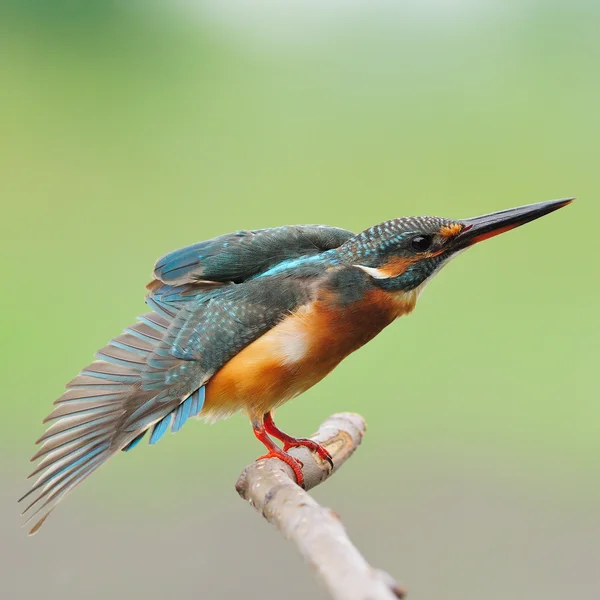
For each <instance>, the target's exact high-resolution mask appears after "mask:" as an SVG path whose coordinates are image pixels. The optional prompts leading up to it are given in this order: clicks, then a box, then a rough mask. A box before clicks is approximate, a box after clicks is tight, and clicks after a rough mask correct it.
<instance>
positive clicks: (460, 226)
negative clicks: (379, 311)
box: [339, 198, 573, 293]
mask: <svg viewBox="0 0 600 600" xmlns="http://www.w3.org/2000/svg"><path fill="white" fill-rule="evenodd" d="M572 201H573V198H569V199H561V200H549V201H547V202H539V203H537V204H529V205H527V206H520V207H519V208H511V209H508V210H503V211H500V212H496V213H491V214H487V215H483V216H481V217H475V218H472V219H462V220H453V219H445V218H441V217H403V218H400V219H394V220H392V221H386V222H384V223H381V224H379V225H375V226H373V227H370V228H369V229H367V230H365V231H363V232H362V233H360V234H358V235H357V236H355V237H353V238H351V239H350V240H348V241H347V242H346V243H345V244H343V245H342V246H341V247H340V248H339V254H340V257H341V258H342V260H344V261H350V262H352V264H354V265H355V266H357V267H359V268H360V269H362V270H363V271H365V272H366V273H367V274H368V275H369V277H371V279H372V281H373V283H374V284H375V285H376V286H378V287H380V288H383V289H385V290H388V291H394V292H411V293H414V292H415V291H416V292H418V291H420V290H421V289H422V288H423V286H424V285H425V284H426V283H427V282H428V281H429V280H430V279H431V277H432V276H433V275H434V274H435V273H437V272H438V271H439V270H440V269H441V268H442V267H443V266H444V265H445V264H447V263H448V262H449V261H450V260H451V259H452V258H453V257H455V256H456V255H457V254H459V253H460V252H462V251H463V250H465V249H467V248H469V247H470V246H473V245H474V244H477V243H478V242H481V241H483V240H487V239H489V238H492V237H494V236H496V235H499V234H500V233H504V232H506V231H510V230H511V229H514V228H515V227H519V226H521V225H524V224H525V223H529V222H530V221H533V220H535V219H539V218H540V217H542V216H544V215H546V214H548V213H551V212H553V211H555V210H558V209H559V208H562V207H563V206H566V205H567V204H570V203H571V202H572Z"/></svg>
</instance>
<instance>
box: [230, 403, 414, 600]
mask: <svg viewBox="0 0 600 600" xmlns="http://www.w3.org/2000/svg"><path fill="white" fill-rule="evenodd" d="M365 430H366V424H365V421H364V419H363V418H362V417H361V416H360V415H357V414H353V413H340V414H336V415H333V416H331V417H329V419H327V420H326V421H325V422H324V423H323V424H322V425H321V427H320V428H319V431H318V432H317V433H316V434H315V435H314V436H312V439H313V440H315V441H317V442H319V443H320V444H322V445H323V446H325V447H326V448H327V450H329V453H330V454H331V456H332V458H333V463H334V465H335V466H334V469H333V471H332V470H331V467H330V466H329V464H328V463H327V462H325V461H323V460H322V459H321V458H319V457H318V456H317V455H315V454H313V453H312V452H310V451H309V450H307V449H306V448H292V449H291V450H290V451H289V452H290V454H291V455H292V456H294V457H296V458H298V459H299V460H300V461H302V463H303V465H304V466H303V468H302V472H303V473H304V483H305V486H306V489H311V488H313V487H315V486H316V485H319V483H322V482H323V481H325V480H326V479H327V478H328V477H330V476H331V475H332V474H333V473H335V471H337V470H338V469H339V468H340V467H341V466H342V465H343V464H344V462H346V460H347V459H348V458H350V456H351V455H352V453H353V452H354V451H355V450H356V448H357V447H358V445H359V444H360V442H361V439H362V436H363V435H364V433H365ZM235 487H236V490H237V491H238V493H239V495H240V496H241V497H242V498H244V499H245V500H248V502H250V504H251V505H252V506H254V508H255V509H256V510H257V511H258V512H259V513H261V514H262V515H263V516H264V517H265V519H266V520H267V521H269V523H272V524H273V525H275V527H277V529H279V531H281V533H282V534H283V535H284V536H285V537H286V538H288V539H290V540H292V542H294V544H296V546H297V548H298V550H299V551H300V554H301V555H302V556H303V558H304V560H306V562H308V564H309V565H311V566H312V567H313V569H314V570H315V572H316V574H317V577H318V579H319V580H320V582H321V584H322V585H323V586H324V587H325V589H327V590H328V592H329V594H330V595H331V597H332V598H334V599H336V600H397V599H398V598H403V597H404V594H405V590H404V588H403V587H402V586H400V585H399V584H398V583H396V582H395V581H394V579H393V578H392V577H391V576H390V575H388V574H387V573H385V572H383V571H380V570H378V569H374V568H373V567H371V566H370V565H369V564H368V563H367V561H366V560H365V559H364V558H363V556H362V555H361V554H360V552H359V551H358V550H357V549H356V548H355V547H354V546H353V544H352V542H351V541H350V539H349V538H348V535H347V534H346V530H345V529H344V526H343V525H342V522H341V520H340V517H339V516H338V515H337V514H336V513H335V512H334V511H332V510H331V509H328V508H324V507H322V506H320V505H319V504H318V503H317V502H316V501H315V500H314V499H313V498H312V497H311V496H309V494H307V493H306V491H304V490H303V489H302V488H300V487H299V486H298V485H297V484H296V481H295V479H294V474H293V472H292V469H291V468H290V467H289V466H288V465H286V464H285V463H284V462H283V461H280V460H279V459H276V458H270V459H266V460H259V461H256V462H254V463H252V464H251V465H248V466H247V467H246V468H245V469H244V471H243V472H242V474H241V475H240V477H239V479H238V481H237V483H236V486H235Z"/></svg>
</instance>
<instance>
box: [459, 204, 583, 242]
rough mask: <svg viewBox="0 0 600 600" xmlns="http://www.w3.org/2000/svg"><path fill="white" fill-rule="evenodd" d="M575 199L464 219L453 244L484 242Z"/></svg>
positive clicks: (531, 205) (520, 207) (529, 205)
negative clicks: (462, 226) (461, 228)
mask: <svg viewBox="0 0 600 600" xmlns="http://www.w3.org/2000/svg"><path fill="white" fill-rule="evenodd" d="M573 200H575V198H562V199H560V200H548V201H547V202H538V203H537V204H528V205H527V206H519V207H518V208H509V209H508V210H501V211H500V212H496V213H491V214H489V215H483V216H481V217H474V218H473V219H463V220H461V221H460V222H461V223H462V224H463V225H464V226H465V227H464V229H463V230H462V231H461V232H460V233H459V234H458V235H457V236H456V237H455V238H454V240H453V242H452V246H453V247H454V248H456V249H457V250H458V249H462V248H466V247H467V246H472V245H473V244H476V243H477V242H482V241H483V240H487V239H488V238H491V237H494V236H495V235H499V234H501V233H504V232H505V231H510V230H511V229H514V228H515V227H520V226H521V225H525V223H529V221H534V220H535V219H539V218H540V217H543V216H544V215H547V214H548V213H551V212H554V211H555V210H558V209H559V208H562V207H563V206H567V204H571V202H573Z"/></svg>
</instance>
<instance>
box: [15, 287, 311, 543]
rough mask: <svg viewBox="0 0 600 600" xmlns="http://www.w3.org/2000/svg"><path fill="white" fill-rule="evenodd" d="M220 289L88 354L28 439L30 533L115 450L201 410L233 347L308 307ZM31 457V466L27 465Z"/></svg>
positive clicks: (271, 291) (292, 294)
mask: <svg viewBox="0 0 600 600" xmlns="http://www.w3.org/2000/svg"><path fill="white" fill-rule="evenodd" d="M267 279H268V280H269V281H258V280H254V281H249V282H246V283H245V284H243V285H234V284H230V285H224V286H222V287H219V288H218V289H216V290H211V291H208V292H204V293H198V294H197V295H195V296H190V301H189V302H186V303H185V304H184V305H183V306H181V307H180V308H179V309H178V310H177V311H175V309H174V308H173V305H170V306H168V307H167V309H166V310H162V309H161V308H160V306H159V307H158V308H159V310H160V313H159V314H157V313H156V312H153V313H149V314H147V315H144V316H143V317H140V318H139V322H138V323H136V324H135V325H133V326H131V327H130V328H128V329H127V330H126V331H125V333H124V334H122V335H120V336H118V337H117V338H115V339H113V340H112V341H111V342H109V344H108V345H107V346H106V347H104V348H103V349H102V350H100V351H99V352H98V353H97V357H98V360H96V361H94V362H93V363H92V364H90V365H88V366H87V367H86V368H85V369H83V370H82V371H81V373H80V374H79V375H78V376H77V377H75V379H73V380H72V381H71V382H70V383H69V384H68V385H67V390H66V391H65V393H64V394H63V395H62V396H61V397H60V398H59V399H58V400H57V401H56V402H55V404H57V406H56V408H55V409H54V411H53V412H52V413H51V414H50V415H49V416H48V418H47V419H46V421H52V424H51V425H50V427H49V428H48V430H47V431H46V432H45V433H44V435H43V436H42V437H41V438H40V439H39V440H38V443H40V444H41V447H40V450H39V452H38V453H37V454H36V456H34V459H41V460H40V463H39V464H38V465H37V467H36V469H35V470H34V472H33V473H32V475H37V476H38V478H37V480H36V482H35V483H34V485H33V487H32V489H31V490H30V491H29V492H28V493H27V494H26V495H25V496H23V498H21V500H23V499H25V498H26V497H29V496H30V495H33V500H32V501H31V502H30V504H29V505H28V506H27V508H26V509H25V511H24V512H25V513H27V514H28V515H30V517H29V518H30V519H31V518H33V517H37V521H36V523H35V525H34V527H33V529H32V530H31V533H35V531H37V530H38V529H39V527H40V526H41V525H42V523H43V522H44V520H45V519H46V517H47V516H48V514H49V513H50V512H51V511H52V510H53V508H54V507H55V506H56V504H58V502H59V501H61V500H62V499H63V498H64V497H65V496H66V495H67V494H68V493H69V492H70V491H71V490H72V489H73V488H75V487H76V486H77V485H78V484H79V483H81V481H83V480H84V479H85V478H87V477H88V476H89V475H90V474H91V473H93V472H94V471H95V470H96V469H97V468H98V467H100V466H101V465H102V464H104V463H105V462H106V461H107V460H108V459H109V458H110V457H111V456H113V455H114V454H115V453H117V452H118V451H119V450H128V449H130V448H132V447H133V446H135V445H136V444H137V443H138V442H139V441H140V439H141V438H142V437H143V436H144V435H145V434H146V432H148V431H150V433H151V435H150V443H155V442H156V441H158V440H159V439H160V438H161V436H162V435H163V434H164V433H165V431H166V430H167V429H168V428H169V426H171V430H172V431H178V430H179V429H180V428H181V427H182V426H183V424H184V423H185V422H186V420H187V419H188V418H189V417H190V416H194V415H196V414H198V413H199V412H200V411H201V410H202V406H203V403H204V385H205V383H206V382H207V381H208V380H209V379H210V377H211V376H212V375H213V374H214V373H215V372H216V371H217V370H218V369H219V368H220V367H221V366H223V365H224V364H225V363H226V362H227V361H228V360H229V359H230V358H231V357H233V356H234V355H235V354H237V353H238V352H239V351H240V350H241V349H242V348H244V347H245V346H246V345H248V344H249V343H251V342H252V341H253V340H255V339H257V338H258V337H260V336H261V335H262V334H263V333H265V332H266V331H267V330H268V329H270V328H271V327H272V326H273V325H275V324H276V323H277V322H278V321H279V320H280V319H281V318H283V316H284V315H286V314H288V313H289V312H290V311H293V310H294V309H295V308H296V307H298V306H300V305H301V304H303V303H304V302H306V301H307V300H308V298H307V291H306V286H301V285H300V284H299V283H298V282H296V281H295V280H294V279H291V278H289V279H287V280H286V281H284V282H278V281H276V280H274V279H273V278H267ZM34 459H32V460H34Z"/></svg>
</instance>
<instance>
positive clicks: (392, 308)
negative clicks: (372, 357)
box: [21, 198, 573, 534]
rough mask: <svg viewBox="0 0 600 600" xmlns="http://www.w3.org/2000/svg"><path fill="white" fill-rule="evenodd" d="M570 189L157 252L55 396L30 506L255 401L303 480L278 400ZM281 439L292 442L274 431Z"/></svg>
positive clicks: (251, 409)
mask: <svg viewBox="0 0 600 600" xmlns="http://www.w3.org/2000/svg"><path fill="white" fill-rule="evenodd" d="M572 201H573V198H568V199H560V200H550V201H547V202H539V203H536V204H530V205H527V206H521V207H519V208H513V209H509V210H504V211H501V212H495V213H491V214H487V215H484V216H480V217H475V218H470V219H462V220H454V219H446V218H441V217H403V218H398V219H393V220H391V221H385V222H383V223H380V224H379V225H374V226H373V227H370V228H369V229H366V230H365V231H363V232H362V233H359V234H354V233H352V232H351V231H347V230H345V229H340V228H337V227H329V226H326V225H297V226H285V227H276V228H270V229H259V230H254V231H238V232H236V233H230V234H226V235H222V236H219V237H216V238H213V239H210V240H207V241H203V242H199V243H197V244H193V245H191V246H187V247H185V248H182V249H180V250H175V251H174V252H171V253H170V254H167V255H165V256H164V257H163V258H161V259H159V260H158V261H157V262H156V264H155V266H154V273H153V279H152V281H151V282H150V283H149V284H148V285H147V289H148V294H147V296H146V303H147V305H148V307H149V309H150V311H149V312H147V313H146V314H144V315H142V316H140V317H138V319H137V322H136V323H135V324H134V325H132V326H131V327H129V328H127V329H126V330H125V331H124V333H123V334H121V335H119V336H118V337H116V338H114V339H113V340H112V341H110V342H109V343H108V345H106V346H105V347H104V348H102V349H101V350H99V351H98V352H97V354H96V358H97V360H95V361H94V362H92V363H91V364H90V365H88V366H87V367H85V368H84V369H83V370H82V371H81V372H80V373H79V374H78V375H77V376H76V377H75V378H74V379H73V380H72V381H70V382H69V383H68V384H67V386H66V391H65V392H64V393H63V395H62V396H61V397H60V398H59V399H58V400H56V402H55V405H56V408H54V410H53V411H52V412H51V413H50V415H49V416H48V417H47V418H46V419H45V421H44V422H45V423H46V422H51V423H52V424H51V425H50V426H49V427H48V429H47V430H46V432H45V433H44V434H43V435H42V436H41V437H40V439H39V440H38V441H37V443H38V444H40V449H39V451H38V452H37V454H35V456H34V457H33V458H32V459H31V460H32V461H36V460H39V463H38V465H37V467H36V468H35V470H34V471H33V473H32V474H31V475H30V477H33V476H36V475H37V476H38V478H37V481H36V482H35V484H34V485H33V487H32V488H31V490H30V491H29V492H28V493H27V494H25V496H23V498H21V500H24V499H25V498H29V499H30V500H29V505H28V506H27V508H26V509H25V511H24V514H26V515H28V516H29V518H28V520H27V522H30V521H31V520H32V519H34V525H33V527H32V529H31V531H30V533H31V534H33V533H35V532H36V531H37V530H38V529H39V528H40V527H41V525H42V524H43V522H44V521H45V519H46V518H47V516H48V515H49V514H50V512H51V511H52V510H53V509H54V507H55V506H56V505H57V504H58V503H59V502H60V501H61V500H62V499H63V498H64V497H65V496H66V495H67V494H68V493H69V492H71V491H72V490H73V488H75V487H76V486H77V485H78V484H79V483H81V482H82V481H83V480H84V479H85V478H86V477H88V475H90V474H91V473H93V472H94V471H95V470H96V469H97V468H98V467H100V465H102V464H104V463H105V462H106V461H107V460H108V459H109V458H110V457H111V456H113V455H114V454H116V453H118V452H119V451H121V450H124V451H128V450H131V449H132V448H134V447H135V446H136V445H137V444H138V443H139V442H140V441H141V440H142V438H143V437H144V436H146V435H148V437H149V442H150V444H155V443H156V442H158V441H159V440H160V439H161V437H162V436H163V435H164V433H165V432H166V431H167V430H168V429H169V428H170V429H171V431H172V432H177V431H179V430H180V429H181V428H182V427H183V425H184V424H185V423H186V422H187V421H188V419H189V418H191V417H198V418H201V419H204V420H205V421H209V422H214V421H217V420H219V419H224V418H226V417H229V416H231V415H233V414H234V413H237V412H238V411H245V412H246V413H247V415H248V417H249V418H250V421H251V423H252V428H253V430H254V435H255V436H256V437H257V438H258V440H260V441H261V442H262V443H263V444H264V446H265V447H266V450H267V452H266V454H264V456H261V457H260V458H261V459H262V458H273V457H276V458H279V459H280V460H282V461H284V462H285V463H286V464H288V465H289V466H290V467H291V468H292V470H293V472H294V474H295V477H296V480H297V483H298V484H299V485H301V486H302V485H303V475H302V464H301V462H300V461H299V460H298V459H296V458H294V457H293V456H291V455H290V454H289V453H288V452H287V451H288V450H289V449H290V448H292V447H297V446H304V447H307V448H308V449H309V450H311V451H312V452H314V453H316V454H317V455H318V456H319V457H320V458H321V459H322V460H323V461H325V462H324V463H323V464H326V463H329V464H330V465H331V466H333V462H332V458H331V456H330V454H329V452H328V451H327V450H326V449H325V448H324V447H323V446H321V445H320V444H318V443H316V442H315V441H313V440H310V439H305V438H295V437H292V436H290V435H288V434H287V433H284V432H283V431H281V430H280V429H279V428H278V427H277V426H276V425H275V422H274V420H273V415H274V411H275V409H276V408H278V407H280V406H281V405H283V404H284V403H285V402H287V401H288V400H291V399H292V398H295V397H296V396H299V395H300V394H302V393H303V392H305V391H306V390H308V389H309V388H310V387H312V386H313V385H315V384H316V383H317V382H319V381H320V380H321V379H323V378H324V377H325V376H326V375H327V374H328V373H330V372H331V371H332V370H333V369H334V368H335V367H336V366H337V365H338V364H339V363H340V362H341V361H342V360H343V359H344V358H345V357H346V356H348V355H349V354H350V353H351V352H354V351H355V350H357V349H358V348H360V347H361V346H363V345H364V344H366V343H367V342H369V341H370V340H371V339H373V338H374V337H375V336H376V335H377V334H378V333H379V332H381V331H382V330H383V329H384V328H385V327H387V326H388V325H390V324H391V323H392V322H393V321H395V320H396V319H397V318H398V317H401V316H403V315H406V314H408V313H410V312H411V311H412V310H413V309H414V307H415V304H416V302H417V299H418V297H419V294H420V293H421V292H422V291H423V289H424V287H425V286H426V285H427V283H428V282H429V281H430V280H431V278H432V277H433V276H434V275H435V274H436V273H437V272H438V271H439V270H440V269H441V268H442V267H443V266H444V265H446V264H447V263H448V262H449V261H450V260H451V259H452V258H454V257H455V256H457V255H458V254H459V253H461V252H462V251H463V250H465V249H467V248H469V247H470V246H473V245H474V244H477V243H478V242H481V241H483V240H486V239H489V238H491V237H493V236H496V235H498V234H500V233H503V232H506V231H509V230H510V229H514V228H515V227H519V226H520V225H523V224H525V223H528V222H529V221H533V220H534V219H538V218H539V217H541V216H543V215H546V214H548V213H550V212H553V211H555V210H557V209H559V208H562V207H563V206H566V205H567V204H570V203H571V202H572ZM274 440H278V441H279V442H280V443H281V445H278V444H277V443H275V441H274Z"/></svg>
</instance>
